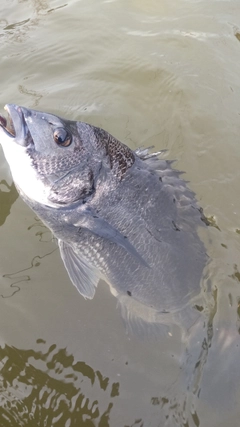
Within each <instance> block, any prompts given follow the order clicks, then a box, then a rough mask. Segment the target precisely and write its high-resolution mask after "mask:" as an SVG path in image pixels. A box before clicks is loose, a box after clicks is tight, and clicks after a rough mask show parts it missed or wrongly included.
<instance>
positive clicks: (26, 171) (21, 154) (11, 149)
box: [0, 104, 53, 206]
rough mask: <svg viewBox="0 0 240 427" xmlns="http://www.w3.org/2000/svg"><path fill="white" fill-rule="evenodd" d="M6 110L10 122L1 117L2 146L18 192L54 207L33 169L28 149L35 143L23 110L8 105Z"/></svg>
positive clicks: (0, 136)
mask: <svg viewBox="0 0 240 427" xmlns="http://www.w3.org/2000/svg"><path fill="white" fill-rule="evenodd" d="M4 109H5V110H6V111H7V113H8V114H9V117H10V122H9V121H8V120H6V119H5V118H4V117H2V116H0V144H1V145H2V148H3V152H4V156H5V159H6V161H7V162H8V164H9V166H10V170H11V173H12V178H13V181H14V183H15V185H16V187H17V190H18V192H19V193H20V194H21V196H23V197H24V196H25V197H27V198H29V199H31V200H33V201H35V202H38V203H41V204H46V205H51V206H53V204H50V203H49V200H48V189H47V187H46V186H45V185H44V183H43V181H41V180H40V179H39V177H38V174H37V172H36V170H35V169H34V168H33V167H32V159H31V157H30V156H29V154H28V148H29V146H30V145H31V144H32V143H33V142H32V139H31V135H30V133H29V130H28V127H27V124H26V121H25V118H24V113H23V110H22V108H21V107H18V106H17V105H14V104H7V105H6V106H5V107H4Z"/></svg>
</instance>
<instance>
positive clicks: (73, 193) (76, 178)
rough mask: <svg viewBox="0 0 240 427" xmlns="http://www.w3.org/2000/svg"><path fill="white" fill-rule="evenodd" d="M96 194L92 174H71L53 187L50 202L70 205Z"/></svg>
mask: <svg viewBox="0 0 240 427" xmlns="http://www.w3.org/2000/svg"><path fill="white" fill-rule="evenodd" d="M93 192H94V182H93V174H92V172H88V173H85V174H83V173H80V172H74V173H70V174H68V175H67V176H65V177H64V178H62V179H59V180H58V181H57V182H56V183H55V184H54V185H52V186H51V188H50V192H49V196H48V198H49V200H50V201H51V202H53V203H59V204H68V203H73V202H75V201H77V200H84V199H85V198H86V197H89V196H90V195H91V194H92V193H93Z"/></svg>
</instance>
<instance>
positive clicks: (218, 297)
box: [0, 0, 240, 427]
mask: <svg viewBox="0 0 240 427" xmlns="http://www.w3.org/2000/svg"><path fill="white" fill-rule="evenodd" d="M238 3H239V2H238V1H234V0H230V1H217V0H212V1H211V2H206V1H203V0H202V1H198V2H192V1H190V0H179V1H175V0H172V1H171V2H169V1H163V0H161V1H155V0H150V1H143V0H140V1H134V0H132V1H126V0H125V1H124V0H115V1H114V0H109V1H108V0H106V1H96V0H82V1H77V0H75V1H74V0H70V1H66V0H11V1H9V0H2V2H1V5H0V41H1V44H0V51H1V70H0V75H1V89H0V103H1V108H2V107H3V105H4V104H5V103H7V102H8V103H11V102H13V103H16V104H20V105H25V106H26V107H30V108H36V109H42V110H45V111H49V112H53V113H56V114H58V115H62V116H66V117H69V118H71V119H74V120H77V119H79V120H83V121H87V122H89V123H91V124H94V125H96V126H101V127H103V128H105V129H106V130H108V131H109V132H110V133H112V134H113V135H114V136H116V137H117V138H118V139H120V140H122V141H123V142H125V143H127V144H128V145H129V146H131V147H132V148H136V147H138V146H151V145H154V146H155V147H156V149H157V150H159V149H167V153H166V156H167V157H168V158H171V159H176V163H175V166H176V168H178V169H180V170H184V171H186V174H185V178H186V180H188V181H189V186H190V187H191V189H192V190H193V191H195V192H196V195H197V198H198V200H199V202H200V205H201V206H202V207H203V208H204V211H205V214H206V215H207V216H208V217H212V219H213V222H214V224H215V225H216V227H210V228H209V230H208V232H207V233H205V232H203V231H202V232H201V238H202V239H203V240H204V242H205V245H206V248H207V252H208V255H209V257H210V258H211V260H212V261H211V263H210V265H209V268H208V271H207V273H206V274H205V284H208V285H209V284H210V285H211V288H212V293H213V300H214V303H215V308H214V310H215V311H214V315H213V328H212V342H211V347H210V348H209V349H208V354H207V360H206V363H205V364H204V366H203V372H202V376H201V378H199V383H198V384H199V387H198V389H197V394H196V395H195V396H194V398H193V399H191V400H187V399H186V396H187V392H186V389H185V385H184V373H183V372H182V371H183V370H184V369H182V366H183V365H182V361H183V354H184V351H185V350H186V348H185V345H184V344H183V343H182V342H181V337H180V336H179V331H178V330H177V328H176V330H174V331H173V335H172V337H162V338H161V339H160V340H156V341H153V342H152V341H151V342H146V341H145V340H139V339H137V338H136V337H134V336H129V335H127V334H126V330H125V326H124V323H123V322H122V319H121V314H120V311H119V309H118V308H116V299H115V298H114V297H113V296H112V295H111V294H110V292H109V289H108V287H107V285H106V284H104V283H101V284H100V285H99V287H98V289H97V293H96V296H95V298H94V299H93V300H92V301H85V300H84V299H83V298H82V297H81V296H80V295H79V294H78V293H77V291H76V289H75V288H74V287H73V286H72V284H71V283H70V280H69V279H68V276H67V273H66V272H65V270H64V267H63V265H62V262H61V260H60V256H59V253H58V250H57V247H56V242H55V241H54V239H53V238H52V236H51V233H50V232H48V230H46V228H45V227H43V226H42V224H41V222H40V221H39V220H38V219H37V218H36V217H35V215H34V213H33V212H31V211H30V210H29V208H28V207H27V206H26V205H25V204H24V203H23V202H22V201H21V200H20V198H18V197H17V193H16V190H15V188H14V186H13V184H12V180H11V175H10V172H9V169H8V166H7V164H6V162H5V159H4V156H3V154H2V151H1V152H0V225H1V227H0V241H1V249H0V295H1V298H0V305H1V308H0V325H1V326H0V346H1V347H0V425H1V426H3V427H8V426H24V427H25V426H32V425H38V426H59V427H62V426H66V427H72V426H82V425H84V426H85V425H86V426H101V427H105V426H114V427H118V426H119V427H124V426H127V427H130V426H132V427H133V426H134V427H135V426H137V427H138V426H139V427H140V426H145V427H146V426H147V427H149V426H151V427H158V426H160V427H162V426H169V427H175V426H199V425H200V426H211V427H219V426H225V425H226V424H227V425H228V426H229V427H235V426H237V425H238V423H239V415H240V410H239V397H240V387H239V384H240V382H239V380H240V378H239V377H240V374H239V372H240V371H239V356H240V354H239V345H240V339H239V328H240V312H239V303H240V289H239V287H240V270H239V255H240V220H239V212H240V198H239V175H240V172H239V161H240V149H239V129H240V127H239V126H240V125H239V123H240V79H239V76H240V24H239V22H240V8H239V4H238ZM188 362H189V366H192V364H193V361H192V360H191V358H190V360H189V361H188ZM187 372H189V371H188V370H187Z"/></svg>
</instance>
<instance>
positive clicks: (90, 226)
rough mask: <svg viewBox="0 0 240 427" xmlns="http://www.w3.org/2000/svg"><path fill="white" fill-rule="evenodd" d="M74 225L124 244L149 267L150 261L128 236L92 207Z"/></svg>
mask: <svg viewBox="0 0 240 427" xmlns="http://www.w3.org/2000/svg"><path fill="white" fill-rule="evenodd" d="M74 225H75V226H76V227H81V228H85V229H87V230H89V231H91V232H92V233H94V234H96V235H97V236H100V237H103V238H104V239H107V240H110V242H113V243H116V244H117V245H119V246H122V247H123V248H124V249H125V250H126V251H127V252H128V253H129V254H130V255H132V256H133V257H134V258H136V259H137V260H138V262H139V263H140V264H142V265H144V266H145V267H149V265H148V263H147V262H146V261H145V260H144V259H143V258H142V256H141V255H140V254H139V253H138V252H137V250H136V249H135V248H134V246H133V245H132V244H131V243H130V242H129V240H128V238H127V236H124V235H123V234H122V233H120V232H119V231H118V230H117V229H116V228H114V227H112V226H111V225H110V224H109V223H108V222H107V221H106V220H104V219H103V218H100V217H99V216H98V215H95V214H94V212H93V211H91V210H90V209H86V210H85V211H84V213H82V214H80V216H79V217H78V221H77V222H75V223H74Z"/></svg>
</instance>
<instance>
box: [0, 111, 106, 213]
mask: <svg viewBox="0 0 240 427" xmlns="http://www.w3.org/2000/svg"><path fill="white" fill-rule="evenodd" d="M5 110H6V111H7V113H8V118H4V117H2V116H0V142H1V145H2V147H3V151H4V155H5V157H6V160H7V162H8V163H9V166H10V169H11V172H12V176H13V180H14V182H15V184H16V186H17V188H18V190H19V192H20V194H21V195H22V196H23V197H24V196H25V198H28V199H30V200H32V201H35V202H38V203H41V204H44V205H47V206H54V207H58V206H62V205H69V204H71V203H73V202H75V201H77V200H84V198H87V197H90V196H91V194H92V192H93V191H94V183H95V181H96V179H97V176H98V172H99V170H100V168H101V164H102V162H103V161H104V158H105V157H106V147H105V145H104V144H101V143H100V142H99V138H97V136H96V132H95V131H94V129H96V128H94V126H91V125H89V124H87V123H83V122H76V121H70V120H65V119H62V118H60V117H58V116H55V115H53V114H48V113H43V112H40V111H35V110H32V109H28V108H24V107H20V106H17V105H14V104H7V105H6V106H5Z"/></svg>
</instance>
